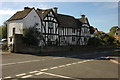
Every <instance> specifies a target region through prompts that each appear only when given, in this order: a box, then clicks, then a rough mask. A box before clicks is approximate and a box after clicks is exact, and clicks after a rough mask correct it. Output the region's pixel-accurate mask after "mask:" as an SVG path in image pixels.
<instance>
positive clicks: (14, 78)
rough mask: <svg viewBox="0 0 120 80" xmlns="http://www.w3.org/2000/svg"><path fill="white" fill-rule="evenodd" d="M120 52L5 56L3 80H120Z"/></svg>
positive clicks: (11, 54) (3, 60)
mask: <svg viewBox="0 0 120 80" xmlns="http://www.w3.org/2000/svg"><path fill="white" fill-rule="evenodd" d="M118 53H119V51H118V50H117V49H116V50H107V51H91V52H66V53H54V54H47V55H30V54H15V53H8V54H2V79H3V80H26V79H28V80H29V79H30V80H35V79H37V80H48V79H51V80H98V79H99V80H118V74H119V73H118V67H119V63H118V60H117V59H118V58H116V57H117V56H118Z"/></svg>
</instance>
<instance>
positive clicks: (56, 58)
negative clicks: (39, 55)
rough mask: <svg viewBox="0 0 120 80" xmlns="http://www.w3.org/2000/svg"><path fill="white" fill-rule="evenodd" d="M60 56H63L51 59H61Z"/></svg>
mask: <svg viewBox="0 0 120 80" xmlns="http://www.w3.org/2000/svg"><path fill="white" fill-rule="evenodd" d="M62 58H64V57H56V58H53V59H62Z"/></svg>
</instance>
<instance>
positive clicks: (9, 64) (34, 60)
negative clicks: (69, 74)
mask: <svg viewBox="0 0 120 80" xmlns="http://www.w3.org/2000/svg"><path fill="white" fill-rule="evenodd" d="M36 61H41V60H32V61H23V62H15V63H6V64H2V65H3V66H6V65H13V64H22V63H28V62H36Z"/></svg>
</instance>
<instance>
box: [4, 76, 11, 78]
mask: <svg viewBox="0 0 120 80" xmlns="http://www.w3.org/2000/svg"><path fill="white" fill-rule="evenodd" d="M8 78H12V77H10V76H7V77H4V79H8Z"/></svg>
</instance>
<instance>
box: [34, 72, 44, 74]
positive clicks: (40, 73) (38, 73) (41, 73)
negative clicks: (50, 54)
mask: <svg viewBox="0 0 120 80" xmlns="http://www.w3.org/2000/svg"><path fill="white" fill-rule="evenodd" d="M41 74H43V72H39V73H36V74H35V75H41Z"/></svg>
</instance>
